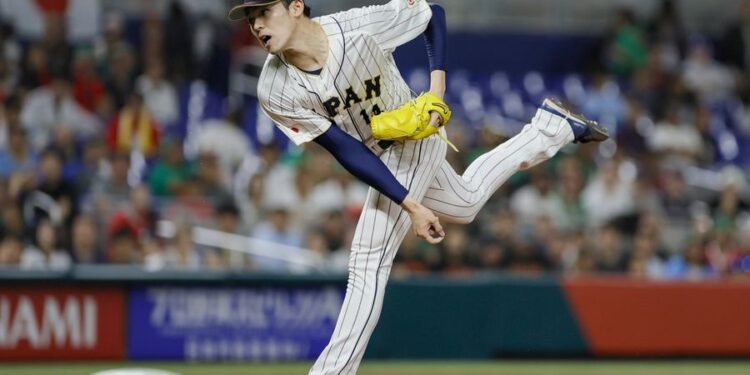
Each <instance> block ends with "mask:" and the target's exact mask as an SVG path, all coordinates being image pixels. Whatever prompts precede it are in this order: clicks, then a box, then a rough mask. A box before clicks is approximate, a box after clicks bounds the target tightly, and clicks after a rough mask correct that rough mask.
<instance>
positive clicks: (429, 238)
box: [422, 231, 443, 245]
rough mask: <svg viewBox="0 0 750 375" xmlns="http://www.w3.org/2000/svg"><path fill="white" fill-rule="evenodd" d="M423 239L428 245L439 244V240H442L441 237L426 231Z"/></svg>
mask: <svg viewBox="0 0 750 375" xmlns="http://www.w3.org/2000/svg"><path fill="white" fill-rule="evenodd" d="M422 238H423V239H424V240H425V241H427V242H428V243H429V244H430V245H436V244H439V243H440V241H442V240H443V237H433V236H432V234H430V233H429V231H428V233H427V234H426V235H425V236H424V237H422Z"/></svg>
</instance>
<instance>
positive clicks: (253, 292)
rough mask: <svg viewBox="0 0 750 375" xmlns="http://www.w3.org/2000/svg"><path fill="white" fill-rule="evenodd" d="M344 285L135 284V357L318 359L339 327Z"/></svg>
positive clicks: (131, 346)
mask: <svg viewBox="0 0 750 375" xmlns="http://www.w3.org/2000/svg"><path fill="white" fill-rule="evenodd" d="M343 299H344V289H343V288H341V287H334V286H320V287H310V288H304V287H303V288H276V287H274V288H245V287H242V288H226V287H216V288H212V287H200V288H197V287H145V288H136V289H133V290H131V293H130V301H129V307H128V309H129V311H128V312H129V314H128V316H129V319H130V321H129V325H128V353H129V357H130V358H131V359H186V360H200V361H220V360H228V361H233V360H261V361H285V360H289V361H292V360H305V359H314V358H315V357H316V356H317V355H318V354H319V353H320V352H321V351H322V350H323V348H324V347H325V345H326V344H327V343H328V339H329V338H330V336H331V334H332V333H333V329H334V327H335V325H336V318H337V317H338V313H339V310H340V309H341V303H342V302H343Z"/></svg>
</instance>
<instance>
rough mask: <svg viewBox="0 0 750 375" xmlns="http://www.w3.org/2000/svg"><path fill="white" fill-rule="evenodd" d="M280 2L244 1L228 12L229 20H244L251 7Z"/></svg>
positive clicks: (268, 0)
mask: <svg viewBox="0 0 750 375" xmlns="http://www.w3.org/2000/svg"><path fill="white" fill-rule="evenodd" d="M279 1H281V0H245V2H243V3H242V4H240V5H237V6H235V7H233V8H232V9H230V10H229V16H228V17H229V19H230V20H232V21H239V20H243V19H245V17H247V12H248V11H249V10H250V9H249V8H252V7H259V6H264V5H271V4H274V3H278V2H279Z"/></svg>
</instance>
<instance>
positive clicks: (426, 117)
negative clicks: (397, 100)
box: [370, 92, 458, 151]
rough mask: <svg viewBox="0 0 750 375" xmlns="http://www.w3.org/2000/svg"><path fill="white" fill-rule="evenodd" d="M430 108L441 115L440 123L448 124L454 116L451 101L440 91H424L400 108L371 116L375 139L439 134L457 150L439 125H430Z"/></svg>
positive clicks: (400, 138) (423, 136)
mask: <svg viewBox="0 0 750 375" xmlns="http://www.w3.org/2000/svg"><path fill="white" fill-rule="evenodd" d="M430 112H436V113H437V114H438V115H440V118H441V120H442V122H441V126H445V125H447V124H448V121H450V119H451V109H450V108H449V107H448V105H447V104H445V102H444V101H443V100H442V99H440V98H439V97H437V95H435V94H433V93H430V92H425V93H422V94H421V95H419V96H418V97H417V98H415V99H412V100H410V101H408V102H407V103H406V104H404V105H402V106H401V107H399V108H396V109H394V110H392V111H386V112H383V113H381V114H379V115H375V116H373V117H372V118H371V119H370V127H371V128H372V136H373V137H375V138H376V139H384V140H392V141H403V140H417V139H422V138H425V137H429V136H431V135H433V134H437V135H438V137H440V138H441V139H443V140H444V141H445V142H446V143H448V144H449V145H450V146H451V147H452V148H453V149H454V150H456V151H458V149H456V146H454V145H453V143H451V142H450V141H448V139H446V138H445V137H444V136H443V135H442V134H440V133H439V132H438V131H439V129H440V128H439V127H435V126H430Z"/></svg>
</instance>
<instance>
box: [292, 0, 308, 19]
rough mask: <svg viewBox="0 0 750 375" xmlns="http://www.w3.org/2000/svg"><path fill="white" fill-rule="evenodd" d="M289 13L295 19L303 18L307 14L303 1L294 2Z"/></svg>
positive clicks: (295, 0) (296, 0) (294, 0)
mask: <svg viewBox="0 0 750 375" xmlns="http://www.w3.org/2000/svg"><path fill="white" fill-rule="evenodd" d="M289 11H290V12H291V13H292V16H294V17H300V16H302V14H304V12H305V2H304V1H302V0H293V1H292V2H291V4H289Z"/></svg>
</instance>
